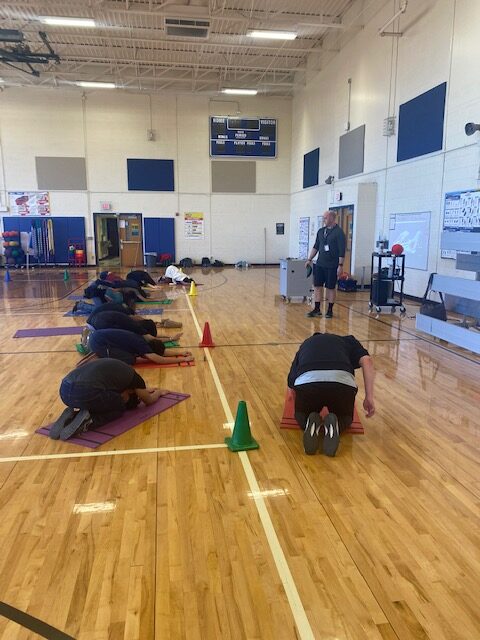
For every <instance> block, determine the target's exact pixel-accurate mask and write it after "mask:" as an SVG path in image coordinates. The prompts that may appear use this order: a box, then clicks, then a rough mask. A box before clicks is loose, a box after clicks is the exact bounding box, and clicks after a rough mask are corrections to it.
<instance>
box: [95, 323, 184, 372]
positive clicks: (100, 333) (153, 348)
mask: <svg viewBox="0 0 480 640" xmlns="http://www.w3.org/2000/svg"><path fill="white" fill-rule="evenodd" d="M89 347H90V350H91V351H92V352H93V353H94V354H95V355H96V356H97V357H98V358H116V359H117V360H122V361H123V362H126V363H127V364H135V361H136V359H137V358H145V359H146V360H149V361H150V362H155V363H156V364H178V363H180V362H192V361H193V356H192V354H191V353H190V351H184V350H178V349H166V348H165V345H164V344H163V342H162V341H161V340H158V339H157V338H153V337H152V336H150V335H148V334H147V335H145V336H139V335H137V334H136V333H132V332H131V331H125V330H124V329H99V330H97V331H93V333H91V334H90V339H89Z"/></svg>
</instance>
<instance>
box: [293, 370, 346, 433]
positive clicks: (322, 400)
mask: <svg viewBox="0 0 480 640" xmlns="http://www.w3.org/2000/svg"><path fill="white" fill-rule="evenodd" d="M356 395H357V389H356V388H355V387H350V386H349V385H347V384H340V383H339V382H310V383H308V384H299V385H298V386H296V387H295V418H296V419H297V422H298V423H299V425H300V426H301V427H302V428H303V429H305V423H306V420H307V418H308V416H309V415H310V413H312V411H316V412H317V413H320V411H321V410H322V409H323V407H328V410H329V411H331V412H332V413H334V414H335V415H336V416H337V418H338V426H339V428H340V431H343V430H344V429H347V428H348V427H349V426H350V425H351V424H352V421H353V410H354V407H355V396H356Z"/></svg>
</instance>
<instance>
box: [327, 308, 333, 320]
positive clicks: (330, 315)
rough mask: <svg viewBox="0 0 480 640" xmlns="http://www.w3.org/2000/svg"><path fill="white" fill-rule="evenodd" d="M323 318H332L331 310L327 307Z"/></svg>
mask: <svg viewBox="0 0 480 640" xmlns="http://www.w3.org/2000/svg"><path fill="white" fill-rule="evenodd" d="M325 318H333V311H332V310H331V309H328V311H327V313H326V314H325Z"/></svg>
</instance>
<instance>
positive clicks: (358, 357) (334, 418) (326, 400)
mask: <svg viewBox="0 0 480 640" xmlns="http://www.w3.org/2000/svg"><path fill="white" fill-rule="evenodd" d="M359 368H361V369H362V373H363V380H364V383H365V400H364V401H363V408H364V409H365V412H366V415H367V418H370V417H371V416H373V414H374V413H375V404H374V401H373V381H374V370H373V362H372V359H371V357H370V355H369V353H368V351H367V350H366V349H365V348H364V347H363V345H362V344H360V342H359V341H358V340H357V339H356V338H355V337H354V336H337V335H335V334H332V333H314V334H313V336H311V337H310V338H307V340H305V342H303V344H302V345H301V346H300V349H299V350H298V351H297V354H296V356H295V358H294V360H293V363H292V366H291V368H290V373H289V374H288V386H289V387H290V389H294V390H295V418H296V420H297V422H298V424H299V425H300V426H301V427H302V429H303V430H304V433H303V446H304V449H305V453H307V454H308V455H313V454H315V453H317V451H318V449H319V448H320V444H321V443H322V440H323V453H324V454H325V455H327V456H334V455H335V453H336V452H337V449H338V445H339V443H340V433H341V432H342V431H344V430H345V429H347V428H348V427H349V426H350V425H351V424H352V420H353V411H354V407H355V396H356V395H357V391H358V387H357V383H356V382H355V369H359ZM323 407H328V410H329V412H330V413H329V414H328V415H327V416H326V417H325V419H322V418H321V417H320V412H321V410H322V409H323Z"/></svg>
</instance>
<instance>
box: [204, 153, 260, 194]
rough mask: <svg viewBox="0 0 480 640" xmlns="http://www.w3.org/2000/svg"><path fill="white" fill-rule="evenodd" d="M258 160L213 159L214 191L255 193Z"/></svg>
mask: <svg viewBox="0 0 480 640" xmlns="http://www.w3.org/2000/svg"><path fill="white" fill-rule="evenodd" d="M256 168H257V165H256V162H250V161H245V160H212V193H255V192H256V190H257V171H256Z"/></svg>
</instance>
